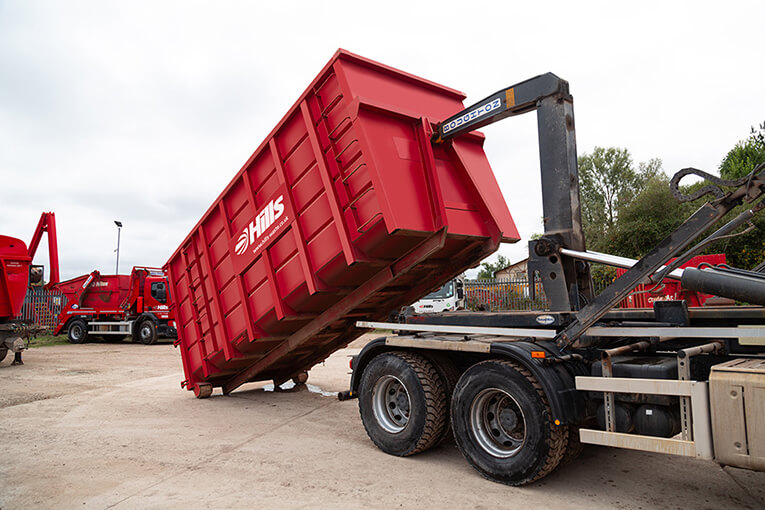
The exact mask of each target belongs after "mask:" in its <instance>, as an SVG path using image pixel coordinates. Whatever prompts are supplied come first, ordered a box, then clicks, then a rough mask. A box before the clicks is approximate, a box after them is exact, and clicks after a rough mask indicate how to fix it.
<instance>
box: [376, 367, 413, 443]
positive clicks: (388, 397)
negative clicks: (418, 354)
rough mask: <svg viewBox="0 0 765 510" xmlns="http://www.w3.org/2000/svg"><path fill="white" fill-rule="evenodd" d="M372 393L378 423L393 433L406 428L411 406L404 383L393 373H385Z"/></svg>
mask: <svg viewBox="0 0 765 510" xmlns="http://www.w3.org/2000/svg"><path fill="white" fill-rule="evenodd" d="M372 394H373V396H372V411H373V412H374V415H375V419H376V420H377V423H379V424H380V426H381V427H382V428H383V429H384V430H386V431H387V432H390V433H392V434H397V433H399V432H401V431H402V430H404V428H405V427H406V425H407V424H408V423H409V410H410V408H411V401H410V400H409V393H408V392H407V391H406V387H405V386H404V384H403V383H402V382H401V381H400V380H399V379H398V378H396V377H394V376H392V375H385V376H383V377H381V378H380V379H378V380H377V382H376V383H375V386H374V388H373V390H372Z"/></svg>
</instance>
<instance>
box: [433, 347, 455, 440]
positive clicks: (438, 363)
mask: <svg viewBox="0 0 765 510" xmlns="http://www.w3.org/2000/svg"><path fill="white" fill-rule="evenodd" d="M424 356H425V357H427V358H428V360H429V361H430V362H431V363H433V366H434V367H435V368H436V371H437V372H438V375H439V377H440V378H441V381H442V382H443V383H444V389H445V391H446V403H447V405H446V427H444V432H443V434H441V437H440V438H439V439H438V441H437V444H438V443H441V442H443V441H445V440H447V439H449V438H451V437H453V434H452V425H451V410H450V408H449V402H451V400H452V394H453V393H454V388H455V387H456V386H457V381H458V380H459V378H460V372H459V370H458V369H457V366H456V365H455V364H454V362H453V361H452V360H451V359H450V358H449V357H448V356H446V355H444V354H443V353H440V352H436V351H434V352H426V353H425V354H424Z"/></svg>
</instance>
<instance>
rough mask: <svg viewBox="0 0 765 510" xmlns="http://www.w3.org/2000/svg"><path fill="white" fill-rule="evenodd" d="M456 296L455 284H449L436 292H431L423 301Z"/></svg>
mask: <svg viewBox="0 0 765 510" xmlns="http://www.w3.org/2000/svg"><path fill="white" fill-rule="evenodd" d="M453 295H454V282H449V283H447V284H446V285H444V286H443V287H441V288H440V289H438V290H437V291H435V292H431V293H430V294H428V295H427V296H425V297H424V298H423V299H446V298H450V297H452V296H453Z"/></svg>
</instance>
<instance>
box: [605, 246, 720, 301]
mask: <svg viewBox="0 0 765 510" xmlns="http://www.w3.org/2000/svg"><path fill="white" fill-rule="evenodd" d="M674 260H675V259H672V260H670V263H671V262H674ZM726 262H727V258H726V257H725V254H724V253H714V254H711V255H698V256H696V257H693V258H691V259H690V260H689V261H688V262H686V263H685V264H683V265H681V266H680V268H681V269H685V268H686V267H698V266H699V265H700V264H712V265H717V264H725V263H726ZM626 272H627V270H626V269H621V268H619V269H617V270H616V276H617V277H619V276H621V275H623V274H624V273H626ZM653 287H654V285H652V284H640V285H638V286H637V287H635V288H634V289H633V290H632V292H633V293H632V294H630V295H629V296H627V297H626V298H624V299H623V300H622V301H621V302H620V303H619V307H620V308H653V304H654V302H656V301H667V300H681V299H683V300H685V301H686V302H687V303H688V306H704V303H706V301H707V299H709V298H711V297H712V295H711V294H702V293H700V292H693V291H689V290H685V289H684V288H683V287H682V286H681V285H680V282H679V281H677V280H669V279H667V280H664V282H662V286H661V287H660V288H658V289H657V292H653V293H651V292H648V291H649V290H650V289H652V288H653Z"/></svg>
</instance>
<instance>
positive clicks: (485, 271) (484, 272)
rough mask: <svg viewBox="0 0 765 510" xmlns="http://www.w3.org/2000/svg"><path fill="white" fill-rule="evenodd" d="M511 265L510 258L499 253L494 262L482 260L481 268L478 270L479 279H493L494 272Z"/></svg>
mask: <svg viewBox="0 0 765 510" xmlns="http://www.w3.org/2000/svg"><path fill="white" fill-rule="evenodd" d="M509 265H510V259H508V258H506V257H505V256H504V255H499V256H498V257H497V261H496V262H494V263H492V262H481V270H480V271H479V272H478V279H479V280H491V279H492V278H494V273H496V272H497V271H499V270H500V269H504V268H506V267H507V266H509Z"/></svg>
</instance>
